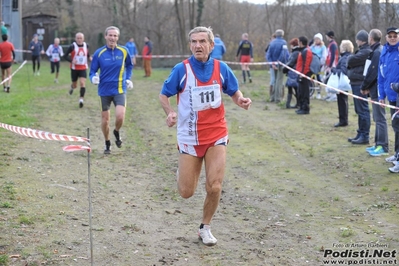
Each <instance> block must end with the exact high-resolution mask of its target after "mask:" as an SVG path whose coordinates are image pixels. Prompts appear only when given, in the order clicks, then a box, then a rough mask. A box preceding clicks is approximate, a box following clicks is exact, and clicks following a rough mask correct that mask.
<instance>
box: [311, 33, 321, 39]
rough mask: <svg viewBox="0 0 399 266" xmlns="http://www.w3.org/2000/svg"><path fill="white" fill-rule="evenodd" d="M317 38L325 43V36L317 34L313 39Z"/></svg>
mask: <svg viewBox="0 0 399 266" xmlns="http://www.w3.org/2000/svg"><path fill="white" fill-rule="evenodd" d="M315 38H318V39H320V41H323V35H321V33H317V34H316V35H315V36H314V37H313V39H315Z"/></svg>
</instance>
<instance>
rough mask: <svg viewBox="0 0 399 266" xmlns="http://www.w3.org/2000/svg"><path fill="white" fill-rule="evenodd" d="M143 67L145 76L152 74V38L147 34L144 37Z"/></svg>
mask: <svg viewBox="0 0 399 266" xmlns="http://www.w3.org/2000/svg"><path fill="white" fill-rule="evenodd" d="M142 54H143V68H144V72H145V75H144V77H145V78H148V77H150V76H151V59H152V42H151V41H150V38H148V37H147V36H146V37H144V47H143V51H142Z"/></svg>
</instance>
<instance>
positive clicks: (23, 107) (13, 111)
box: [0, 61, 69, 127]
mask: <svg viewBox="0 0 399 266" xmlns="http://www.w3.org/2000/svg"><path fill="white" fill-rule="evenodd" d="M18 67H19V65H14V66H13V72H14V71H15V70H17V68H18ZM67 68H68V65H67V64H62V66H61V72H60V82H63V83H65V82H66V81H67V79H68V78H69V70H68V69H67ZM40 72H41V76H38V77H34V76H33V74H32V65H31V64H30V63H27V64H25V66H24V67H23V68H21V69H20V70H19V71H18V72H17V73H16V74H15V75H14V76H13V78H12V83H11V90H10V93H4V92H3V91H1V93H2V95H1V97H0V106H1V107H2V108H0V122H1V123H5V124H11V125H16V126H22V127H29V126H32V125H33V124H34V122H36V121H37V118H36V117H35V113H36V110H35V108H34V105H33V103H34V101H35V99H37V98H38V97H41V98H52V97H54V96H57V95H60V93H65V91H61V90H59V89H57V90H40V89H38V88H45V87H53V86H54V83H53V80H54V76H53V75H51V74H50V67H49V64H48V63H47V62H46V61H42V64H41V71H40ZM58 87H60V86H58ZM51 104H54V103H49V106H50V105H51Z"/></svg>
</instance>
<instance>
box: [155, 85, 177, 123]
mask: <svg viewBox="0 0 399 266" xmlns="http://www.w3.org/2000/svg"><path fill="white" fill-rule="evenodd" d="M159 101H160V102H161V106H162V108H163V110H164V111H165V114H166V115H167V117H166V124H167V125H168V127H173V126H174V125H175V124H176V121H177V113H176V112H175V111H174V110H173V108H172V106H171V105H170V101H169V98H168V97H167V96H166V95H164V94H162V93H161V94H159Z"/></svg>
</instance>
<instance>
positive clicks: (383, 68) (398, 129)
mask: <svg viewBox="0 0 399 266" xmlns="http://www.w3.org/2000/svg"><path fill="white" fill-rule="evenodd" d="M398 33H399V29H398V28H396V27H390V28H388V29H387V34H386V35H385V39H386V41H387V42H386V43H385V44H384V46H383V48H382V51H381V55H380V63H379V65H378V66H379V71H378V79H377V81H378V100H379V102H380V103H385V99H388V102H389V104H390V105H393V106H399V105H398V104H397V102H398V93H397V92H396V91H394V90H393V88H391V84H392V83H398V82H399V65H398V60H399V50H398V49H399V38H398V37H399V36H398ZM396 111H397V110H396V109H391V116H393V115H394V113H395V112H396ZM392 128H393V131H394V132H395V147H394V149H395V153H394V155H392V156H391V157H388V158H386V159H385V160H386V161H387V162H392V163H394V164H395V165H394V166H393V167H390V168H389V171H390V172H394V173H399V166H398V164H397V163H396V162H397V161H398V157H399V156H398V153H399V119H398V117H397V115H395V118H394V119H393V120H392Z"/></svg>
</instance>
